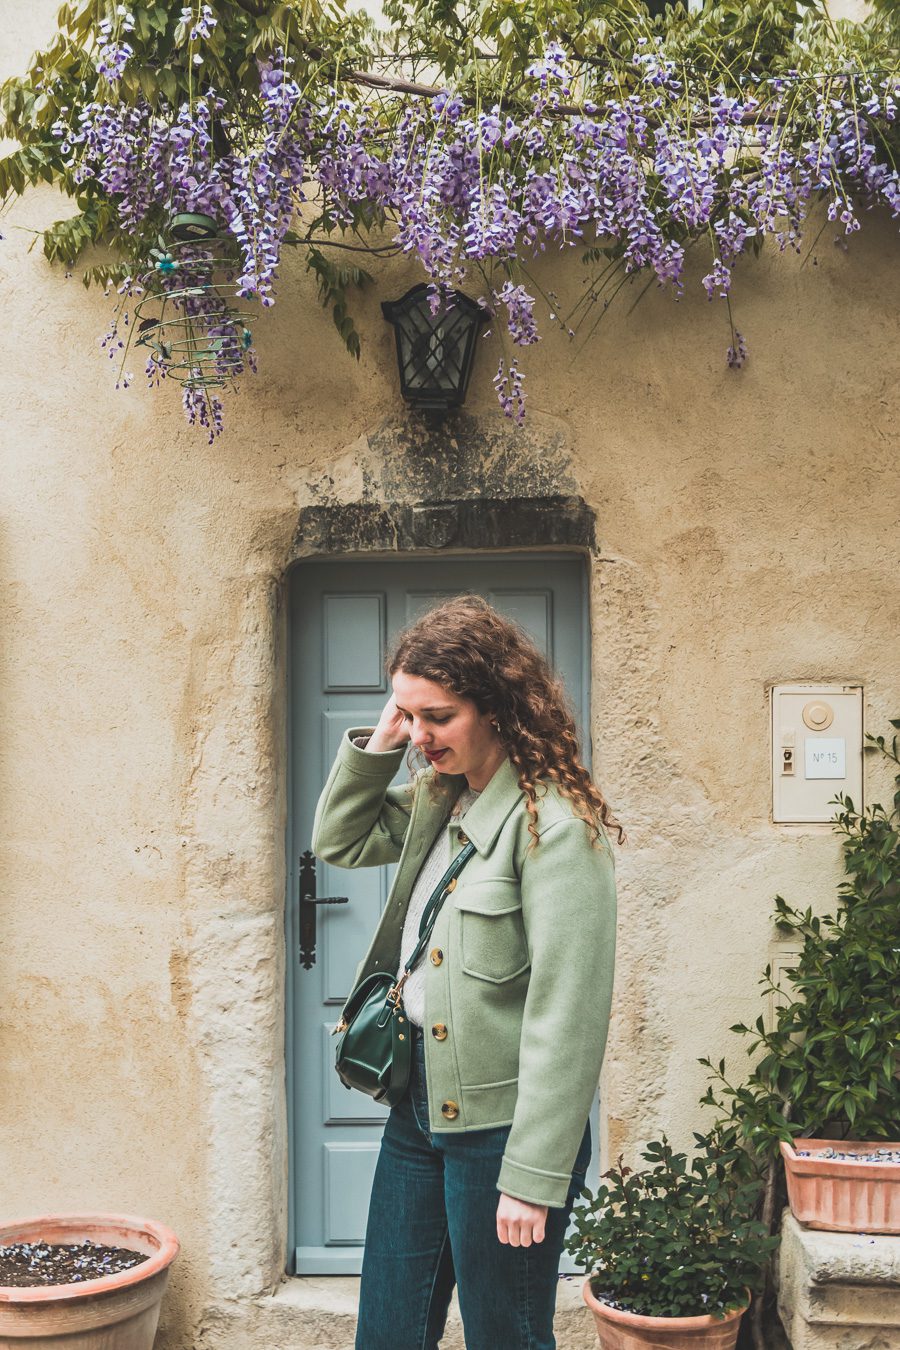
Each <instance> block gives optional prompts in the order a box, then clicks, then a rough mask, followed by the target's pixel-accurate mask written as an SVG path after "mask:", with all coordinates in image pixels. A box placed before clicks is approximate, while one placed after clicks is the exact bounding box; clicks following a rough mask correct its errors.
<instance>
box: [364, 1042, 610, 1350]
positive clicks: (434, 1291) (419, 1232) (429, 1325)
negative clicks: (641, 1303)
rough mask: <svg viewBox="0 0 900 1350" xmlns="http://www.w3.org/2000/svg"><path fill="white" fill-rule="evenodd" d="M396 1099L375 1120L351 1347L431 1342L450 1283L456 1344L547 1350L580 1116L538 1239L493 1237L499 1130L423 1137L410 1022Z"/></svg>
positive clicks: (417, 1047) (423, 1108) (579, 1169)
mask: <svg viewBox="0 0 900 1350" xmlns="http://www.w3.org/2000/svg"><path fill="white" fill-rule="evenodd" d="M414 1030H415V1031H416V1032H417V1034H416V1036H415V1038H414V1044H413V1065H412V1072H411V1074H410V1085H409V1090H408V1091H407V1093H406V1096H405V1097H404V1098H403V1100H402V1101H401V1102H399V1103H398V1104H397V1106H395V1107H393V1109H392V1110H391V1113H390V1116H389V1117H388V1122H387V1125H386V1127H385V1131H384V1137H383V1140H382V1144H381V1153H380V1154H379V1158H378V1164H377V1166H376V1169H375V1180H374V1184H373V1187H372V1200H371V1203H370V1206H369V1222H368V1230H367V1232H366V1249H365V1254H364V1257H363V1268H362V1284H361V1289H360V1305H359V1323H358V1325H357V1331H356V1350H435V1348H436V1347H437V1346H438V1344H439V1342H440V1338H441V1335H442V1334H443V1331H444V1324H445V1321H446V1317H447V1308H448V1306H449V1303H450V1297H451V1294H452V1293H453V1286H454V1284H458V1286H459V1307H460V1312H461V1314H462V1320H463V1329H464V1331H465V1337H466V1350H555V1346H556V1340H555V1338H554V1335H553V1312H554V1308H555V1305H556V1289H557V1280H558V1268H559V1259H560V1256H561V1254H562V1248H563V1240H564V1237H565V1232H566V1228H567V1226H568V1222H569V1214H570V1211H571V1207H572V1202H573V1201H574V1199H575V1197H576V1196H577V1195H578V1192H579V1191H580V1190H581V1189H582V1187H583V1186H584V1178H585V1172H586V1171H587V1165H588V1162H589V1161H590V1156H591V1127H590V1121H588V1123H587V1126H586V1128H585V1132H584V1138H583V1139H582V1142H581V1147H580V1148H579V1150H578V1157H577V1158H576V1160H575V1166H574V1168H573V1172H572V1182H571V1185H570V1187H569V1194H568V1201H567V1204H566V1207H565V1208H564V1209H550V1210H548V1211H547V1227H546V1235H545V1237H544V1240H543V1242H538V1243H533V1244H532V1245H531V1246H530V1247H511V1246H509V1245H508V1244H507V1243H503V1242H501V1241H500V1239H499V1238H498V1237H497V1205H498V1203H499V1200H500V1192H499V1191H498V1190H497V1177H498V1175H499V1173H500V1162H501V1159H502V1157H503V1149H504V1146H505V1144H506V1139H507V1136H508V1135H509V1128H510V1127H509V1126H508V1125H504V1126H501V1127H500V1128H499V1129H489V1130H469V1131H467V1132H466V1133H461V1134H432V1133H431V1131H430V1130H429V1127H428V1097H427V1091H426V1085H425V1057H424V1054H423V1050H422V1034H421V1031H420V1030H419V1029H418V1028H414Z"/></svg>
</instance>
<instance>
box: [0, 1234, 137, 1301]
mask: <svg viewBox="0 0 900 1350" xmlns="http://www.w3.org/2000/svg"><path fill="white" fill-rule="evenodd" d="M148 1259H149V1257H148V1256H147V1255H146V1254H145V1253H144V1252H135V1251H131V1250H130V1249H129V1248H127V1247H103V1246H101V1245H100V1244H99V1243H97V1242H91V1241H89V1240H85V1241H84V1242H74V1243H62V1242H12V1243H10V1244H9V1245H8V1246H5V1247H4V1246H0V1288H2V1287H3V1286H4V1285H5V1286H7V1287H10V1286H11V1287H14V1288H18V1289H23V1288H26V1287H28V1286H33V1285H42V1284H80V1283H81V1282H82V1281H83V1280H99V1279H101V1278H102V1277H103V1276H104V1275H115V1274H116V1273H117V1272H118V1271H120V1270H130V1269H131V1267H132V1266H139V1265H140V1264H141V1262H142V1261H147V1260H148Z"/></svg>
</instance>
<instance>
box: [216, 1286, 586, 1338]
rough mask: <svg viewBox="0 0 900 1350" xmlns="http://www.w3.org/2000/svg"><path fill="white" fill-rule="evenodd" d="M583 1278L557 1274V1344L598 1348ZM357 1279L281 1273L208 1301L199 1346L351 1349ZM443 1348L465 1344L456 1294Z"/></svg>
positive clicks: (353, 1332) (354, 1324)
mask: <svg viewBox="0 0 900 1350" xmlns="http://www.w3.org/2000/svg"><path fill="white" fill-rule="evenodd" d="M581 1283H582V1282H581V1279H580V1277H578V1276H574V1277H573V1278H572V1279H571V1280H568V1279H561V1280H560V1281H559V1291H558V1295H557V1303H556V1319H555V1322H554V1330H555V1332H556V1338H557V1347H558V1350H596V1345H597V1337H596V1333H595V1331H594V1323H593V1319H592V1318H591V1314H590V1312H589V1311H588V1309H587V1308H586V1307H585V1305H584V1303H583V1302H582V1298H581ZM358 1298H359V1280H358V1279H357V1278H354V1277H349V1276H339V1275H304V1276H295V1277H293V1278H285V1279H284V1280H283V1281H282V1282H281V1284H280V1285H279V1286H278V1288H277V1289H276V1290H275V1291H274V1293H272V1294H270V1295H265V1296H261V1297H259V1298H255V1299H247V1300H241V1301H235V1302H223V1303H219V1304H216V1305H214V1306H213V1307H210V1308H208V1309H207V1311H206V1315H205V1317H204V1319H203V1331H202V1335H201V1337H200V1346H201V1347H202V1350H260V1347H261V1346H265V1348H266V1350H353V1343H354V1337H355V1331H356V1308H357V1302H358ZM441 1350H465V1341H464V1340H463V1334H462V1325H461V1323H460V1318H459V1306H458V1304H457V1301H456V1296H455V1295H454V1297H453V1301H452V1303H451V1305H450V1313H449V1316H448V1318H447V1330H446V1332H445V1334H444V1336H443V1337H442V1339H441Z"/></svg>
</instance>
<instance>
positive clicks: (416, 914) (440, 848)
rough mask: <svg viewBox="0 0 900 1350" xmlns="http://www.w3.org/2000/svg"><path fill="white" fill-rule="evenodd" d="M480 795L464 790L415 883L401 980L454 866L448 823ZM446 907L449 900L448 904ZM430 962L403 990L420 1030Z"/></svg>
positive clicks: (422, 964) (421, 964)
mask: <svg viewBox="0 0 900 1350" xmlns="http://www.w3.org/2000/svg"><path fill="white" fill-rule="evenodd" d="M480 795H481V794H480V792H476V791H475V790H474V788H470V787H467V788H464V789H463V790H462V792H461V793H460V794H459V796H458V797H457V799H456V802H455V804H454V807H453V810H452V811H451V812H450V815H449V816H448V817H447V820H445V821H444V823H443V825H442V826H441V828H440V830H439V831H438V835H437V838H436V839H435V841H434V843H433V844H432V845H431V848H430V849H429V850H428V852H427V854H426V855H425V859H424V861H423V863H422V866H421V867H420V868H419V874H418V876H417V877H416V879H415V881H414V882H413V888H412V894H411V895H410V897H409V908H408V909H407V911H406V919H405V920H404V923H403V938H402V940H401V943H400V965H399V967H398V968H397V978H398V979H399V978H400V976H401V975H402V974H403V966H404V964H405V963H406V962H407V961H408V960H409V958H410V957H411V956H412V954H413V951H414V950H415V946H416V943H417V942H418V941H419V923H420V922H421V919H422V914H423V911H424V909H425V906H426V905H427V904H428V901H429V899H430V898H431V895H432V893H433V891H434V888H435V886H436V885H437V884H438V882H439V881H440V879H441V877H442V876H443V875H444V873H445V872H446V870H447V868H448V867H449V866H450V837H449V834H448V832H447V828H446V826H447V821H448V820H451V819H452V820H457V819H458V820H460V822H461V821H462V818H463V817H464V816H465V814H466V812H467V811H468V809H469V807H470V806H471V805H472V803H473V802H476V801H477V800H478V798H479V797H480ZM446 903H447V901H446V900H445V901H444V904H446ZM427 960H428V957H427V955H426V956H425V957H424V958H423V959H422V960H420V961H419V964H418V965H417V966H416V968H415V970H414V971H413V972H412V974H411V975H410V977H409V979H408V980H407V981H406V984H405V985H404V986H403V1003H404V1006H405V1008H406V1015H407V1017H408V1018H409V1020H410V1021H411V1022H412V1023H413V1024H414V1025H415V1026H417V1027H420V1026H422V1025H423V1023H424V1021H425V964H426V962H427Z"/></svg>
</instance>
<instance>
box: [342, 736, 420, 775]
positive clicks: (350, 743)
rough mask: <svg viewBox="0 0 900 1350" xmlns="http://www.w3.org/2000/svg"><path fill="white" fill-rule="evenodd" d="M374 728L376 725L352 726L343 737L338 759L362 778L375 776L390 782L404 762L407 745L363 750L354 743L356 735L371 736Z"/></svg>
mask: <svg viewBox="0 0 900 1350" xmlns="http://www.w3.org/2000/svg"><path fill="white" fill-rule="evenodd" d="M374 730H375V729H374V727H351V728H350V730H349V731H347V732H345V734H344V735H343V736H342V737H341V743H340V746H339V748H338V760H339V761H340V763H341V764H342V765H343V766H344V767H345V768H347V769H350V770H351V772H352V773H355V774H358V775H359V777H360V778H374V779H377V780H378V781H379V782H387V783H389V782H390V781H391V779H392V778H393V776H394V774H395V773H396V772H397V770H398V769H399V768H400V765H401V764H402V763H403V756H404V754H405V753H406V746H405V745H401V746H400V747H399V749H397V750H361V749H360V747H359V746H358V745H354V738H355V737H357V736H360V737H369V736H371V735H372V734H373V733H374Z"/></svg>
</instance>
